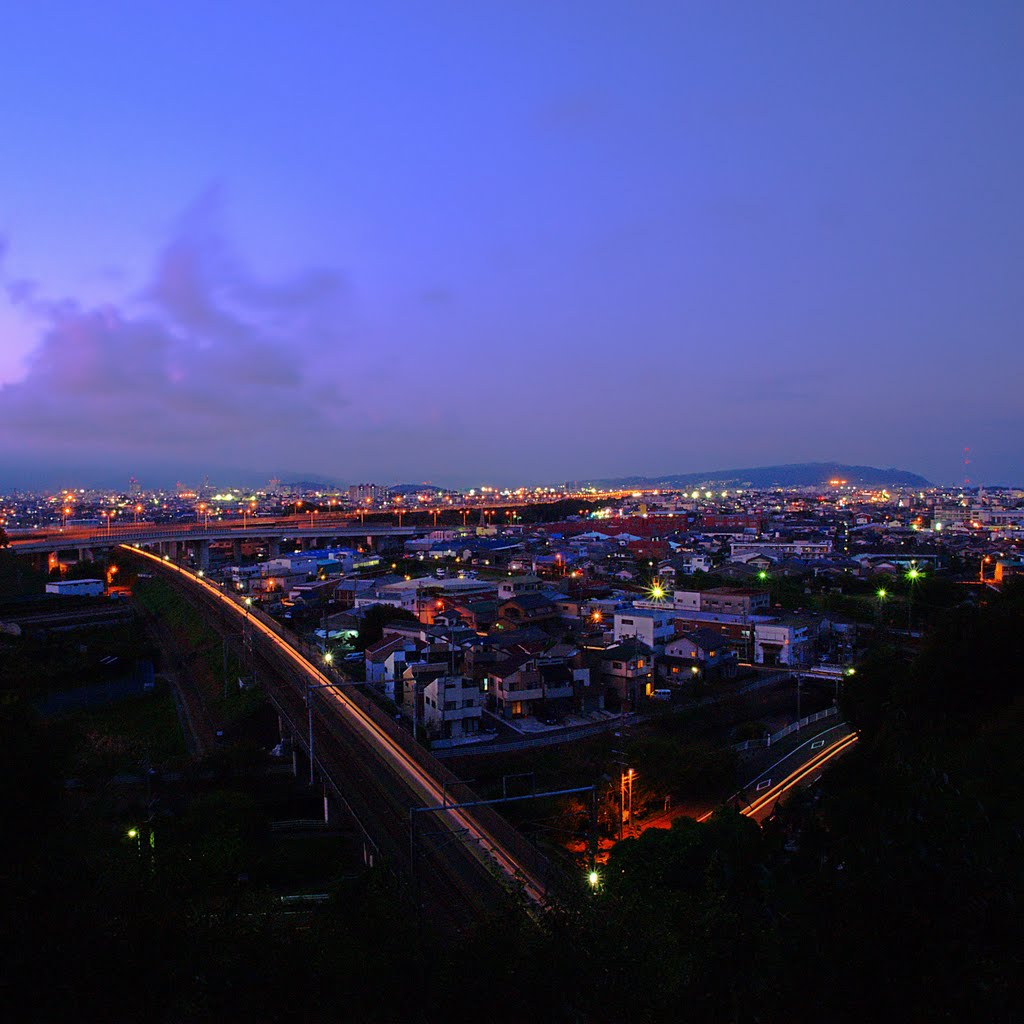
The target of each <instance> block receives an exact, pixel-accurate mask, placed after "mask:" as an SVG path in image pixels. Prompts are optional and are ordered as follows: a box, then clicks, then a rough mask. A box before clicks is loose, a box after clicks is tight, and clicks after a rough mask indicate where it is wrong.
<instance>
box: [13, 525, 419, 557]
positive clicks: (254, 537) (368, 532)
mask: <svg viewBox="0 0 1024 1024" xmlns="http://www.w3.org/2000/svg"><path fill="white" fill-rule="evenodd" d="M432 529H434V527H432V526H430V525H429V524H428V525H421V526H395V525H393V524H391V523H379V522H373V521H371V522H368V523H363V524H360V523H356V522H354V521H353V520H352V519H351V518H349V517H342V516H336V517H334V516H316V517H313V518H312V521H307V517H305V516H303V517H296V516H291V517H289V518H287V519H262V518H260V517H247V518H246V519H245V520H242V519H238V520H229V521H223V520H215V521H213V522H207V523H116V524H115V523H112V522H111V523H108V524H106V525H104V526H74V527H67V528H64V529H50V530H33V531H30V532H25V533H14V534H11V535H10V549H11V551H13V552H14V553H15V554H24V555H56V556H57V557H58V558H59V555H60V552H62V551H65V552H66V551H75V552H77V557H78V559H79V560H83V559H89V558H91V557H92V556H93V554H94V553H95V552H97V551H106V550H110V549H111V548H115V547H118V546H119V545H122V544H127V545H130V546H132V547H137V548H140V549H150V550H155V551H158V552H159V553H160V554H168V555H170V556H171V558H177V556H178V553H179V551H180V550H181V549H182V546H185V547H190V548H192V550H193V553H194V554H195V559H196V563H197V564H198V565H199V566H200V567H201V568H206V567H207V566H208V565H209V557H210V545H211V544H212V543H224V542H229V543H232V544H234V545H236V550H237V551H238V553H239V557H240V548H241V545H242V544H243V543H245V542H248V541H262V542H264V543H265V544H266V546H267V548H268V550H269V552H270V556H271V557H276V556H277V555H279V554H280V550H281V543H282V541H285V540H295V541H296V542H297V546H299V547H302V548H307V547H319V546H320V545H322V544H323V543H324V542H329V541H333V540H361V541H365V543H366V544H367V545H368V546H369V547H374V546H376V545H378V544H379V543H380V541H382V540H387V539H391V538H395V539H403V540H404V539H407V538H409V537H421V536H423V535H424V534H427V533H430V531H431V530H432Z"/></svg>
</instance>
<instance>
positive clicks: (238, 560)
mask: <svg viewBox="0 0 1024 1024" xmlns="http://www.w3.org/2000/svg"><path fill="white" fill-rule="evenodd" d="M231 557H232V558H233V559H234V563H235V565H241V564H242V542H241V541H240V540H233V541H232V542H231Z"/></svg>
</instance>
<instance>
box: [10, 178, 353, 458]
mask: <svg viewBox="0 0 1024 1024" xmlns="http://www.w3.org/2000/svg"><path fill="white" fill-rule="evenodd" d="M218 208H219V201H218V199H217V197H216V196H215V195H214V196H210V197H206V198H204V199H203V200H201V201H200V202H199V203H197V204H196V205H195V206H194V207H193V208H191V209H190V210H189V211H188V212H187V213H186V214H185V216H183V217H182V218H181V220H180V222H179V223H178V225H177V227H176V229H175V231H174V232H173V233H172V235H171V237H170V238H169V240H168V241H167V243H166V244H165V246H164V247H163V249H162V250H161V251H160V252H159V254H158V256H157V258H156V261H155V266H154V268H153V271H152V274H151V276H150V280H149V282H148V283H147V285H146V287H145V288H144V289H143V290H142V291H141V293H139V294H136V295H134V296H131V297H129V298H128V299H126V300H125V301H123V302H120V303H117V304H112V305H104V306H101V307H93V308H89V307H86V306H83V305H82V304H81V303H79V302H78V301H77V300H75V299H74V298H59V299H48V298H43V297H40V292H41V290H42V289H41V288H40V286H39V285H38V284H37V283H36V282H32V281H27V280H23V279H18V278H13V277H7V276H6V275H3V274H0V285H2V288H3V294H4V296H5V297H6V300H7V302H8V303H9V304H10V305H11V306H13V307H14V308H15V309H17V310H18V311H20V312H21V313H22V314H23V315H24V316H27V317H28V318H30V320H31V321H33V322H34V323H35V325H36V328H37V330H38V334H39V341H38V344H37V346H36V348H35V349H34V351H32V352H31V354H30V355H29V357H28V363H27V367H28V369H27V373H26V374H25V376H24V378H23V379H22V380H20V381H19V382H17V383H12V384H7V385H5V386H3V387H2V388H0V457H3V458H5V460H7V461H12V460H13V461H16V462H18V463H20V464H24V463H25V462H26V461H35V462H40V461H41V462H49V463H53V464H62V465H68V466H75V465H78V466H82V467H83V468H84V467H86V466H89V467H96V466H102V465H103V464H104V463H105V461H107V460H109V462H110V463H113V464H116V465H117V466H119V467H120V466H123V465H129V464H131V465H138V466H139V467H140V469H141V468H146V469H148V467H151V466H154V465H165V466H166V465H176V464H177V465H181V464H186V465H187V464H192V465H194V466H196V468H197V469H198V468H199V467H200V466H204V465H205V466H219V467H227V466H231V467H235V468H255V467H260V468H262V467H266V466H273V465H280V464H282V462H290V463H292V464H296V463H298V464H302V463H303V462H304V461H307V460H304V459H303V458H302V457H301V450H302V448H303V447H304V446H315V448H316V450H317V452H318V454H319V456H320V457H319V458H318V459H316V460H315V461H318V462H320V463H322V462H323V455H324V452H325V450H326V449H328V448H329V447H330V446H332V445H335V444H340V443H341V440H342V437H343V429H342V428H343V426H344V421H345V415H346V409H347V407H348V399H347V397H346V395H345V394H344V393H343V390H342V389H341V388H340V387H338V386H337V384H336V383H335V382H336V381H337V380H338V379H339V377H340V375H339V373H338V372H337V371H338V367H339V362H340V358H341V357H342V355H343V354H344V351H345V345H346V340H347V339H346V337H345V329H344V325H345V324H346V323H348V322H349V321H350V316H349V315H348V313H347V287H346V283H345V281H344V279H343V278H342V276H341V275H340V274H338V273H336V272H334V271H331V270H323V269H315V270H310V271H306V272H303V273H300V274H297V275H295V276H293V277H291V278H290V279H288V280H285V281H282V282H277V283H274V282H267V281H262V280H259V279H257V278H256V277H255V276H254V275H253V274H251V273H250V272H248V271H247V269H246V268H245V267H244V266H243V265H242V263H241V262H240V261H239V260H238V259H237V258H236V256H235V255H234V254H233V253H232V252H231V250H230V248H229V246H228V245H227V243H226V242H225V240H224V237H223V234H222V232H221V231H220V229H219V227H218V221H219V216H218ZM8 261H9V259H8ZM297 455H298V457H297ZM332 461H333V460H332ZM307 464H308V461H307Z"/></svg>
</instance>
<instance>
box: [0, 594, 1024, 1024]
mask: <svg viewBox="0 0 1024 1024" xmlns="http://www.w3.org/2000/svg"><path fill="white" fill-rule="evenodd" d="M1022 626H1024V595H1022V594H1021V593H1020V592H1019V591H1016V592H1015V591H1009V590H1008V591H1007V592H1006V593H1005V594H1004V595H1002V596H1000V597H993V598H992V599H991V601H990V602H989V603H988V604H987V605H984V606H982V605H979V606H977V607H963V608H958V609H955V610H953V611H951V612H950V613H948V616H947V619H946V621H945V622H944V623H943V624H942V626H941V628H939V629H937V630H936V631H935V632H934V634H933V637H932V639H931V640H930V641H929V642H928V643H927V645H926V646H925V648H924V649H923V650H922V651H921V653H920V655H919V656H918V658H917V659H916V661H915V662H914V663H913V664H906V663H903V662H900V661H899V660H898V659H897V657H896V655H895V654H894V653H893V652H892V651H889V650H887V649H886V648H885V647H884V646H881V647H880V648H879V650H877V651H876V652H875V653H874V654H873V656H872V657H871V659H869V662H868V664H866V665H864V666H863V667H862V669H861V670H860V671H859V672H858V674H857V676H856V683H855V684H854V685H851V686H850V687H849V692H848V696H847V713H848V714H849V715H851V717H852V719H853V720H854V721H855V722H856V724H857V725H858V727H859V728H860V729H861V730H862V740H861V742H860V743H859V744H858V745H857V747H856V748H855V749H854V750H853V751H852V752H851V753H850V754H848V755H847V756H845V757H844V758H842V759H841V760H840V761H839V762H838V763H837V764H836V765H835V767H834V768H832V769H831V771H830V772H829V773H828V775H827V776H826V777H825V779H824V781H823V784H822V785H821V787H820V788H819V790H818V791H817V795H808V796H804V797H802V798H799V799H796V800H794V801H793V802H792V803H790V804H789V805H788V806H786V807H785V808H783V809H782V810H780V811H779V812H778V814H777V815H776V817H775V818H774V819H773V820H771V821H769V823H768V824H767V827H766V828H765V829H763V830H762V829H760V828H758V827H757V826H756V825H755V824H753V823H752V822H751V821H750V820H748V819H746V818H743V817H741V816H740V815H738V814H737V813H735V812H734V811H731V810H724V811H722V812H721V813H719V814H718V815H716V816H715V817H714V818H712V819H711V820H710V821H709V822H708V823H706V824H697V823H695V822H693V821H688V820H683V821H680V822H679V823H677V824H676V825H675V827H674V828H672V829H671V830H666V831H657V830H649V831H647V832H645V833H644V834H643V836H642V837H641V838H640V839H637V840H627V841H625V842H623V843H621V844H619V845H618V846H616V847H615V848H614V849H613V852H612V854H611V856H610V859H609V861H608V863H607V864H606V865H604V866H603V867H602V870H601V881H600V884H599V886H598V887H597V889H596V891H593V892H591V891H590V890H589V889H587V887H586V886H585V885H584V884H581V886H580V889H579V891H578V892H577V893H576V894H575V895H573V896H570V897H568V898H567V899H566V900H565V901H564V902H563V903H562V904H561V905H560V906H559V907H558V908H557V909H555V910H553V911H552V912H551V913H550V914H549V916H548V918H547V919H546V921H545V922H543V927H541V928H537V927H535V926H534V925H532V924H530V923H529V922H526V921H525V920H524V921H512V920H496V921H484V922H481V923H480V925H479V926H478V928H477V929H476V930H475V931H474V932H473V934H464V935H461V936H458V935H452V934H450V933H446V932H445V931H444V930H443V929H440V928H438V927H437V926H436V923H432V922H429V921H426V922H420V923H417V922H416V921H415V919H414V917H413V916H412V915H410V913H409V912H408V909H407V905H406V903H405V902H404V898H403V894H402V892H401V889H400V886H398V885H397V884H396V883H395V882H393V881H391V880H389V876H388V875H386V874H381V873H377V874H371V875H367V876H364V877H363V878H362V879H360V880H358V881H354V882H352V883H351V884H350V885H348V886H346V887H345V888H344V889H342V890H341V891H339V893H338V897H337V898H336V899H335V901H334V902H333V903H332V904H330V905H329V906H327V907H326V908H324V909H323V910H322V911H320V912H319V913H317V914H316V915H315V916H314V917H313V919H312V921H311V923H310V924H309V927H308V928H303V929H296V928H295V927H294V926H293V925H292V924H290V923H289V922H288V921H287V920H284V919H282V918H281V917H280V915H279V914H276V913H274V912H273V910H272V905H271V903H270V901H269V900H268V899H267V898H266V897H264V896H261V895H259V894H258V893H256V892H253V891H251V890H249V889H247V888H246V887H244V886H240V885H239V883H238V881H237V874H238V871H239V870H240V869H241V868H242V867H243V866H244V865H245V863H246V862H247V860H248V856H247V851H252V850H254V849H258V848H259V846H260V843H261V842H262V840H261V836H263V835H264V830H265V823H264V822H262V821H261V820H260V818H259V815H258V814H257V813H256V812H255V811H254V809H253V807H252V806H251V805H250V804H249V803H248V802H247V801H246V800H244V799H241V798H231V797H227V796H224V795H216V794H214V795H211V796H210V797H209V798H208V799H205V800H201V801H198V802H197V803H196V804H195V805H194V806H193V807H192V808H191V809H190V810H189V812H188V813H187V814H186V815H185V816H183V817H182V819H181V820H179V821H177V822H176V823H175V824H174V826H173V827H168V828H167V829H166V834H161V835H160V837H159V839H158V841H157V843H156V846H155V850H154V851H153V852H149V848H148V846H147V845H146V844H139V845H133V844H132V843H126V842H125V841H124V840H123V835H122V834H121V833H117V834H115V833H114V832H112V831H111V829H110V827H109V826H104V825H102V824H100V823H97V822H96V821H95V820H90V819H89V818H83V817H81V816H76V815H75V814H74V813H72V811H71V810H70V807H69V804H68V801H67V797H66V794H65V793H63V792H62V788H61V785H60V780H61V773H62V770H63V768H62V760H61V759H62V752H61V749H60V744H59V743H58V742H57V740H58V739H59V736H58V734H55V733H54V731H53V730H52V729H46V728H43V727H42V726H41V725H40V724H39V723H38V722H37V721H35V720H34V719H33V718H32V717H31V716H30V715H28V714H27V713H26V712H25V711H23V710H22V709H21V708H20V706H18V705H15V704H10V705H7V706H4V707H3V708H2V709H0V743H2V744H3V749H4V750H5V752H6V753H7V755H8V757H7V763H8V766H9V770H8V771H7V772H5V774H4V777H3V781H2V784H0V801H2V805H3V814H4V822H5V842H4V843H3V844H2V845H0V899H2V903H3V905H2V908H0V909H2V917H0V919H2V921H3V927H4V928H5V930H7V935H6V936H5V939H6V940H7V941H6V942H5V946H6V948H7V950H8V953H7V955H6V957H5V960H4V961H3V967H2V970H3V990H2V993H0V995H2V997H3V999H4V1002H5V1005H8V1006H18V1007H21V1008H24V1009H23V1010H19V1014H18V1016H19V1018H20V1019H24V1020H30V1019H36V1020H47V1021H57V1020H63V1019H76V1020H81V1019H118V1018H120V1017H122V1016H124V1015H125V1014H127V1013H132V1014H136V1013H137V1014H139V1015H140V1016H145V1017H146V1018H147V1019H151V1020H168V1021H190V1020H206V1019H210V1018H211V1017H219V1018H222V1019H228V1020H239V1019H246V1020H250V1021H257V1020H290V1019H296V1020H299V1019H301V1020H307V1021H308V1020H314V1021H319V1020H359V1021H372V1020H377V1021H393V1020H403V1021H405V1020H410V1021H416V1020H441V1019H443V1020H448V1021H459V1020H470V1019H472V1020H480V1019H487V1020H508V1021H513V1020H516V1021H518V1020H524V1019H529V1018H533V1019H536V1020H555V1021H559V1020H562V1021H623V1020H650V1021H656V1020H680V1019H683V1020H696V1021H702V1020H707V1021H767V1022H772V1021H780V1022H781V1021H786V1022H792V1021H805V1020H806V1021H811V1020H815V1021H820V1020H827V1021H850V1022H853V1021H856V1022H858V1024H862V1022H863V1021H865V1020H870V1021H875V1020H906V1021H934V1020H956V1021H961V1020H984V1021H1012V1020H1020V1019H1021V1015H1022V1012H1024V1006H1022V1004H1021V994H1020V984H1019V980H1020V978H1021V977H1022V976H1024V964H1022V963H1021V957H1022V950H1024V934H1022V931H1024V928H1022V922H1024V914H1022V909H1024V908H1022V907H1021V891H1022V890H1021V881H1022V879H1021V872H1022V868H1021V865H1022V864H1024V856H1022V855H1024V849H1022V846H1024V840H1022V830H1021V825H1020V822H1021V820H1022V818H1024V815H1022V811H1024V807H1022V796H1021V792H1022V790H1021V784H1022V782H1024V779H1022V768H1021V764H1022V759H1021V757H1020V746H1021V740H1022V736H1024V729H1022V725H1024V722H1022V702H1021V698H1020V695H1019V690H1018V682H1017V680H1018V679H1019V670H1018V666H1019V664H1020V658H1021V655H1022V654H1024V650H1022V645H1024V629H1022ZM669 767H670V766H666V770H669ZM581 883H582V880H581ZM15 939H16V940H17V941H16V942H15V941H14V940H15Z"/></svg>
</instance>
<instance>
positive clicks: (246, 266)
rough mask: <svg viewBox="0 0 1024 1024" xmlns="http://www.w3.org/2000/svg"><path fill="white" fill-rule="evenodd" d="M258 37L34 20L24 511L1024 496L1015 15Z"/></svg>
mask: <svg viewBox="0 0 1024 1024" xmlns="http://www.w3.org/2000/svg"><path fill="white" fill-rule="evenodd" d="M238 10H239V9H237V8H233V7H232V6H231V5H225V6H224V7H223V8H220V9H217V10H213V11H210V10H206V9H204V8H202V7H200V6H199V5H195V4H193V5H189V4H185V5H183V6H180V7H176V8H175V10H174V11H166V12H159V11H145V12H134V13H133V12H124V11H120V12H115V11H113V9H110V10H99V11H89V12H78V11H75V10H74V9H73V8H70V9H68V10H67V11H65V12H64V14H63V16H62V18H61V19H59V20H54V19H51V18H49V17H46V16H44V15H43V14H42V13H40V12H36V11H32V10H30V9H27V8H26V9H24V10H21V11H14V12H9V13H8V14H7V15H5V34H6V36H7V37H8V39H10V40H11V46H10V51H11V53H10V60H9V61H7V62H6V63H5V67H4V68H3V69H2V70H0V84H2V85H3V87H4V90H5V95H7V96H8V97H9V103H8V107H9V109H8V111H7V118H6V120H7V127H8V133H7V135H8V143H7V144H6V145H5V157H6V158H5V161H4V165H3V167H2V168H0V194H3V195H4V196H5V204H4V206H3V207H2V208H0V235H2V238H3V242H2V245H0V477H2V479H3V480H4V482H5V483H7V484H8V485H10V486H42V485H55V484H58V483H61V482H65V481H70V480H71V479H73V478H77V479H82V478H88V479H97V480H99V481H101V482H111V483H112V482H114V481H119V480H127V478H128V476H129V475H130V474H135V475H137V476H140V477H141V476H147V477H149V478H151V479H153V480H159V481H160V482H162V483H170V482H173V480H175V479H178V478H183V477H187V478H188V479H197V478H201V477H202V476H203V475H204V474H209V475H210V476H211V477H219V478H231V479H245V480H251V481H257V480H260V479H265V478H267V477H268V476H272V475H280V476H285V475H287V476H289V477H292V478H303V477H307V476H312V475H317V476H323V477H327V478H330V479H337V480H345V481H355V480H363V479H382V480H386V481H395V482H398V481H419V480H433V481H437V482H441V483H443V484H447V485H452V486H459V485H463V486H465V485H469V484H470V483H474V482H478V481H481V480H492V481H496V482H502V483H504V482H506V481H507V482H512V481H516V482H529V483H543V482H555V481H559V480H567V479H587V478H607V477H614V476H620V475H626V474H640V475H650V476H654V475H658V474H662V473H676V472H679V473H683V472H690V471H698V472H699V471H704V470H707V471H711V470H713V469H715V468H727V467H730V466H758V465H766V464H778V463H790V462H809V461H825V460H838V461H842V462H849V463H864V464H871V465H878V466H899V467H902V468H905V469H908V470H912V471H914V472H918V473H921V474H922V475H924V476H925V477H927V478H928V479H929V480H932V481H935V482H938V483H950V482H954V481H960V480H962V479H963V478H964V477H965V476H969V477H970V479H971V481H972V483H979V482H981V483H993V484H997V483H1004V484H1012V483H1016V482H1019V481H1021V480H1022V479H1024V455H1022V453H1021V450H1020V446H1019V442H1018V440H1017V439H1018V438H1019V436H1020V431H1021V427H1022V426H1024V410H1022V405H1021V402H1020V400H1019V396H1018V395H1017V393H1016V392H1017V389H1016V382H1017V381H1018V380H1020V379H1021V377H1022V375H1024V350H1022V348H1021V346H1020V345H1019V343H1018V340H1017V329H1018V325H1019V322H1020V302H1019V299H1018V298H1017V293H1016V279H1017V277H1018V276H1019V273H1018V272H1019V271H1020V269H1021V259H1020V254H1021V252H1024V245H1022V244H1021V243H1022V242H1024V213H1022V211H1021V209H1020V205H1019V203H1018V202H1017V201H1016V182H1017V181H1018V180H1019V178H1020V174H1021V172H1022V171H1024V142H1022V141H1021V139H1020V138H1019V137H1017V136H1016V135H1014V134H1013V133H1008V132H1007V131H1006V126H1007V125H1009V124H1013V123H1016V122H1017V121H1018V120H1019V114H1020V111H1019V106H1020V99H1019V97H1020V96H1021V95H1024V81H1022V79H1024V68H1022V67H1021V65H1020V62H1019V61H1018V60H1017V59H1016V54H1017V52H1018V49H1019V47H1018V45H1017V44H1019V42H1020V40H1021V38H1022V34H1024V33H1022V28H1024V15H1022V13H1021V11H1020V10H1019V9H1017V8H1015V7H1013V6H1011V5H991V6H988V7H986V8H985V9H983V10H966V9H963V8H957V7H954V6H944V5H939V6H935V7H931V8H929V10H928V11H927V12H921V11H915V10H914V9H911V8H906V9H898V10H892V9H890V8H888V7H884V6H882V5H875V6H868V7H867V8H860V9H858V10H857V11H853V10H841V9H835V10H821V9H819V8H817V7H814V6H812V5H807V4H789V5H785V6H784V8H782V9H773V10H772V11H770V12H769V11H767V10H765V9H763V8H758V7H757V6H756V5H739V6H736V7H732V8H729V9H711V8H708V9H704V10H701V9H696V8H693V9H686V10H679V9H676V8H674V7H670V6H667V5H665V6H659V5H654V6H653V7H651V8H648V9H645V10H644V11H643V12H630V14H629V17H628V18H627V17H626V16H625V15H624V14H621V13H620V12H619V11H618V10H617V9H616V8H615V7H614V6H611V5H605V6H598V7H596V8H595V7H594V6H593V5H588V6H587V7H586V8H584V7H576V6H573V5H568V6H566V7H564V8H559V9H558V10H551V9H547V8H542V7H539V6H538V7H536V8H534V9H533V10H532V14H531V16H530V17H524V16H523V14H522V12H521V11H518V12H494V11H489V12H486V13H484V12H482V11H475V12H468V11H466V10H465V9H461V8H458V7H456V6H454V5H453V6H446V5H441V6H438V7H436V8H432V9H430V10H429V11H428V10H422V9H416V8H413V7H405V6H404V5H396V6H395V7H393V8H378V9H375V10H374V11H372V12H370V11H344V12H342V11H337V10H334V9H332V8H323V9H317V8H312V9H310V10H308V11H306V12H305V13H304V14H303V15H302V16H299V17H296V16H292V15H288V16H286V15H284V14H283V13H278V12H267V11H264V12H258V13H256V14H253V15H252V16H251V17H248V18H246V19H244V21H243V20H241V19H239V17H238ZM44 32H45V38H46V41H47V45H46V56H45V58H43V59H40V50H39V47H38V41H39V39H41V38H43V37H44V36H43V33H44ZM200 34H201V36H202V39H203V41H204V45H203V46H202V47H198V46H196V45H195V41H196V38H197V36H198V35H200ZM227 125H229V126H230V130H225V126H227ZM968 446H969V447H970V449H971V451H970V459H971V465H970V468H969V469H965V467H964V465H963V461H964V449H965V447H968Z"/></svg>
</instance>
